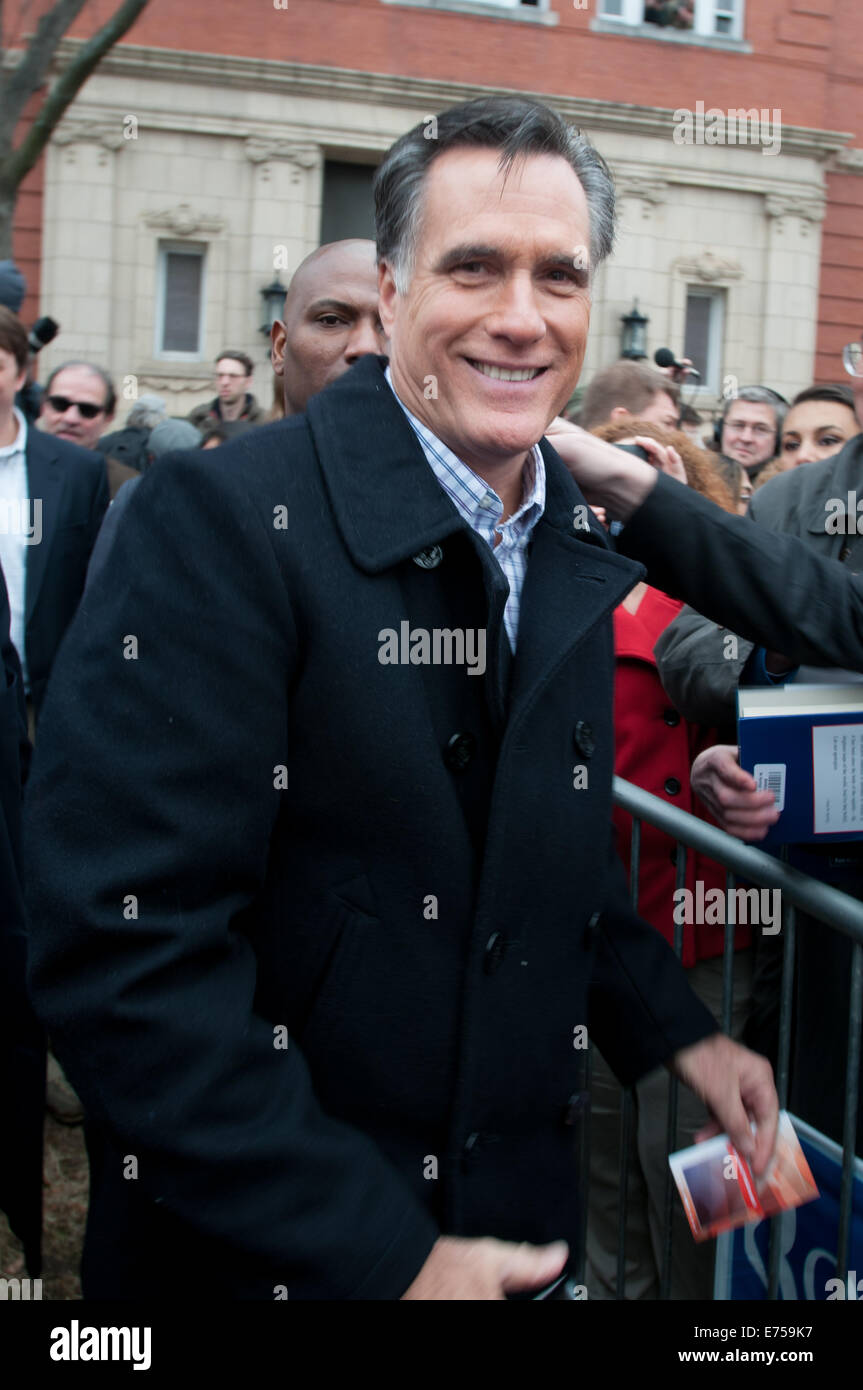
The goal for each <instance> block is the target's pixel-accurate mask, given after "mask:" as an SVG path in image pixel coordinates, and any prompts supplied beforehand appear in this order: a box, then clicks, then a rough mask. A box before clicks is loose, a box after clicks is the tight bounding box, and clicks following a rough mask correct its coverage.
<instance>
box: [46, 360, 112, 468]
mask: <svg viewBox="0 0 863 1390" xmlns="http://www.w3.org/2000/svg"><path fill="white" fill-rule="evenodd" d="M82 407H83V411H82ZM94 411H95V413H93V412H94ZM88 416H89V417H90V418H87V417H88ZM113 418H114V417H113V415H106V414H105V383H104V382H103V381H102V380H101V379H100V378H99V377H98V376H94V374H93V373H92V372H91V371H88V369H87V368H86V367H64V368H63V370H62V372H58V373H57V375H56V376H55V378H54V380H53V381H52V382H51V394H50V396H46V397H45V399H44V401H43V402H42V414H41V415H40V417H39V419H40V423H41V425H42V428H43V430H45V431H46V433H47V434H55V435H56V436H57V438H58V439H68V440H69V442H70V443H71V444H78V445H80V446H81V448H83V449H92V448H94V447H95V444H96V440H97V439H98V438H99V437H100V436H101V435H103V434H104V433H105V430H106V428H107V426H108V424H109V423H110V421H111V420H113Z"/></svg>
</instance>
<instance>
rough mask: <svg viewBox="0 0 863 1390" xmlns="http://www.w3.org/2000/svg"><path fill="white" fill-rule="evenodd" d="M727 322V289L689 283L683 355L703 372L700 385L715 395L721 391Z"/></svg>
mask: <svg viewBox="0 0 863 1390" xmlns="http://www.w3.org/2000/svg"><path fill="white" fill-rule="evenodd" d="M724 322H725V291H724V290H706V289H702V288H701V287H700V286H698V285H687V287H686V324H685V328H684V331H683V355H684V357H688V358H689V359H690V360H691V362H692V365H693V366H694V367H697V369H698V371H699V372H700V373H701V380H700V382H699V383H698V384H699V386H701V387H702V388H703V389H706V390H709V391H712V392H713V394H714V395H719V383H720V374H721V371H722V337H723V329H724Z"/></svg>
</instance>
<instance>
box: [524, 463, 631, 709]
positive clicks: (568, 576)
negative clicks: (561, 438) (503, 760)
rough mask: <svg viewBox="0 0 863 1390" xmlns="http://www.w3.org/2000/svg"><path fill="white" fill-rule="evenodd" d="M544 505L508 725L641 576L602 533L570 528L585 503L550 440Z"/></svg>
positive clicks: (527, 578) (526, 586)
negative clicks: (574, 514) (577, 511)
mask: <svg viewBox="0 0 863 1390" xmlns="http://www.w3.org/2000/svg"><path fill="white" fill-rule="evenodd" d="M542 453H543V458H544V459H545V467H546V507H545V514H544V515H543V518H542V520H541V521H540V522H539V524H538V525H537V527H536V530H535V531H534V540H533V544H532V546H531V550H530V559H529V561H528V566H527V574H526V576H525V582H524V590H523V592H522V600H521V615H520V619H519V626H518V648H517V651H516V656H515V665H514V669H513V676H512V686H511V695H510V709H509V717H510V726H511V727H514V725H515V723H516V722H517V721H519V720H520V719H521V718H523V717H524V716H525V715H526V714H527V712H528V711H529V709H530V708H531V706H532V705H533V704H534V702H535V700H536V698H537V696H538V695H539V693H540V691H541V689H542V688H543V686H545V685H546V684H547V683H548V682H549V681H550V680H551V679H552V677H553V676H554V675H555V674H556V672H557V671H558V670H560V669H561V668H562V667H563V665H564V663H565V662H566V660H567V659H568V657H569V656H570V655H571V653H572V652H573V651H574V650H575V648H576V647H577V646H578V645H579V643H580V642H582V641H583V640H584V638H585V637H586V636H587V634H588V633H589V632H590V631H591V629H592V628H593V627H595V626H596V624H597V623H599V622H602V620H603V619H605V618H607V617H609V616H610V614H611V613H613V611H614V609H615V608H616V607H617V605H618V604H619V603H620V601H621V599H622V598H623V597H624V595H625V594H627V593H628V592H629V590H630V589H631V588H632V586H633V584H635V583H636V582H637V581H638V580H639V579H641V578H642V577H643V575H644V572H645V571H644V568H643V566H642V565H637V564H635V563H633V561H631V560H627V559H624V557H623V556H621V555H617V554H616V553H615V552H614V551H613V550H611V549H610V547H609V546H608V543H607V541H606V540H605V537H604V535H603V534H601V533H600V532H599V528H598V527H597V530H596V531H594V530H590V531H583V530H581V531H579V530H575V529H574V527H573V508H574V507H575V506H577V505H579V504H581V505H583V504H584V497H583V496H582V494H581V493H580V492H579V490H578V488H577V487H576V485H575V483H574V482H573V480H572V478H571V477H570V475H569V473H568V471H567V469H566V467H565V465H564V464H563V462H562V461H561V459H560V458H559V457H558V455H557V454H556V453H555V451H554V449H552V448H551V446H550V445H549V444H548V442H547V441H546V440H543V442H542Z"/></svg>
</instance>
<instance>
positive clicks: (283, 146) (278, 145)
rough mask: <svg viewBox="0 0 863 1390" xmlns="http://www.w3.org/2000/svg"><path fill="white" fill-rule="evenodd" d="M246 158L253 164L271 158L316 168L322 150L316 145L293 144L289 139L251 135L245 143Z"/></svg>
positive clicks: (301, 166)
mask: <svg viewBox="0 0 863 1390" xmlns="http://www.w3.org/2000/svg"><path fill="white" fill-rule="evenodd" d="M245 151H246V159H249V160H251V162H252V164H263V163H265V162H266V161H268V160H270V159H286V160H287V161H288V163H289V164H296V166H297V168H299V169H314V167H315V165H316V164H318V163H319V162H320V158H321V152H320V150H319V149H318V148H317V147H316V146H315V145H292V144H291V143H290V142H289V141H287V140H261V139H260V138H259V137H257V136H254V135H253V136H251V137H250V138H249V139H248V140H247V141H246V145H245Z"/></svg>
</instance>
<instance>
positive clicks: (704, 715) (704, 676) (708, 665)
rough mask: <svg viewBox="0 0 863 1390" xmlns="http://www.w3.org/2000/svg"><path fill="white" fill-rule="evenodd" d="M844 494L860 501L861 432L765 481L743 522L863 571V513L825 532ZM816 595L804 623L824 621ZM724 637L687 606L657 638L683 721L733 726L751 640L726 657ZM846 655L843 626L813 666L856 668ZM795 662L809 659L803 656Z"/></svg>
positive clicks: (849, 642)
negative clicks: (831, 650)
mask: <svg viewBox="0 0 863 1390" xmlns="http://www.w3.org/2000/svg"><path fill="white" fill-rule="evenodd" d="M849 494H852V495H853V499H854V500H852V502H851V506H852V508H853V507H854V506H855V504H856V498H857V497H859V498H860V501H861V502H863V435H855V437H854V438H853V439H850V440H849V441H848V443H847V444H846V445H845V447H844V448H843V449H842V451H841V452H840V453H838V454H837V455H836V456H835V458H831V459H824V460H822V461H821V462H819V463H804V464H801V465H800V467H799V468H792V469H789V470H788V472H787V473H780V474H779V476H778V477H776V478H771V480H770V482H769V483H765V484H764V487H763V488H759V490H758V491H757V492H756V493H755V495H754V497H753V498H752V501H751V502H750V504H749V512H748V515H747V520H751V521H755V522H757V523H758V525H759V526H764V527H767V528H768V529H769V530H770V531H779V532H782V533H783V534H786V535H792V536H796V537H798V538H799V539H800V541H802V542H803V543H804V544H805V546H806V548H807V550H809V551H811V553H812V554H814V555H819V556H822V557H823V558H824V559H830V560H839V561H840V562H841V563H843V564H844V565H845V566H846V568H847V569H848V571H849V572H850V573H852V574H858V573H860V571H863V515H861V514H855V526H856V525H857V523H859V530H855V531H854V532H851V529H850V525H849V526H848V527H847V528H846V527H843V532H844V531H845V530H847V531H848V533H849V534H847V535H846V534H843V533H839V532H837V531H835V530H834V529H828V525H827V523H828V522H831V519H832V516H833V514H834V512H835V508H834V507H829V508H828V507H827V506H826V505H825V504H826V503H828V502H829V501H830V500H831V499H834V498H835V499H839V500H841V502H842V504H843V506H844V507H845V508H846V511H847V509H848V503H849ZM759 543H760V544H761V545H763V546H764V548H765V550H771V549H773V548H774V547H775V544H776V543H775V541H774V540H773V539H772V538H767V537H763V538H761V539H760V542H759ZM788 582H789V584H792V583H793V584H794V587H795V588H796V589H797V591H798V593H799V592H800V584H799V582H797V583H795V582H794V579H793V575H792V572H791V571H789V572H788ZM816 600H817V591H816V593H814V594H812V595H809V596H808V599H807V603H806V608H807V610H808V612H809V614H810V620H814V621H815V622H816V623H821V622H824V621H825V619H827V615H828V612H829V602H828V601H827V596H826V595H825V600H824V601H823V602H822V604H821V605H820V606H817V604H816ZM831 622H832V620H831ZM731 635H732V634H731V633H730V631H729V629H728V628H721V627H719V626H717V624H715V623H712V622H711V621H710V619H709V618H705V617H702V615H701V614H700V613H698V612H696V611H695V610H694V609H692V608H684V609H683V611H682V612H681V614H680V616H679V617H678V618H675V620H674V622H673V623H671V624H670V626H669V627H667V628H666V630H665V632H664V633H663V634H662V636H661V637H660V639H659V641H658V642H657V644H656V659H657V664H658V666H659V674H660V676H661V678H662V683H663V685H664V686H665V688H666V690H667V691H668V693H669V695H670V696H671V698H672V700H673V701H674V703H675V704H676V705H677V707H678V709H679V710H680V711H681V713H682V714H683V715H684V717H685V718H686V719H694V720H701V721H702V722H704V723H707V722H713V723H715V724H726V725H730V726H732V728H733V726H734V722H735V720H736V717H737V706H736V696H737V686H738V683H739V682H740V681H741V678H742V682H743V684H746V678H745V676H744V670H745V667H746V663H747V661H748V660H749V657H750V654H751V652H752V649H753V644H752V642H748V641H746V640H745V639H744V638H738V639H737V642H736V651H737V655H736V656H729V655H728V653H729V652H730V651H733V650H734V649H735V648H734V647H733V646H730V644H729V641H728V639H729V636H731ZM774 645H776V646H777V647H778V644H774ZM778 649H779V650H784V649H783V648H781V647H779V648H778ZM857 650H858V651H859V644H858V648H857ZM853 653H854V641H853V629H849V630H848V631H846V632H845V633H844V635H843V640H842V641H841V643H840V646H839V648H838V649H837V650H836V651H835V654H834V655H835V659H834V660H833V661H831V662H827V663H820V664H827V665H834V666H839V667H850V668H851V669H853V670H859V669H861V667H860V666H859V665H855V663H854V659H853ZM803 660H811V658H809V657H805V656H804V657H803ZM813 664H815V663H813ZM732 741H734V740H733V739H732Z"/></svg>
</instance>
